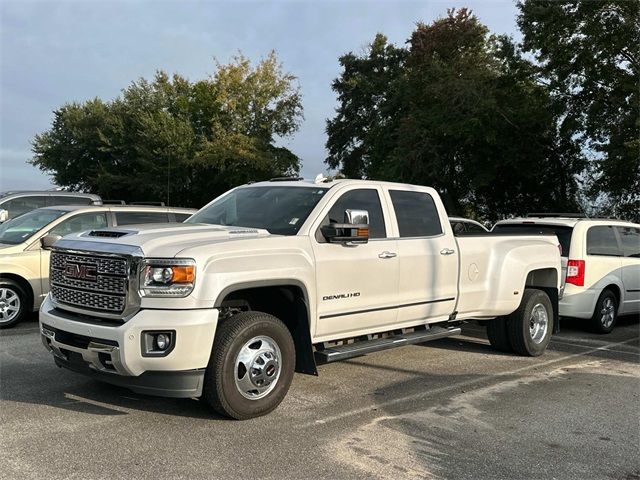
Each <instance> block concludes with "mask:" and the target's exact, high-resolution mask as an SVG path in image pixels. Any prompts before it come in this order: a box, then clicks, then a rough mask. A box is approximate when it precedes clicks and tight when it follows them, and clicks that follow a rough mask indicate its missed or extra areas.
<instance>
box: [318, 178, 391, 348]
mask: <svg viewBox="0 0 640 480" xmlns="http://www.w3.org/2000/svg"><path fill="white" fill-rule="evenodd" d="M348 209H351V210H366V211H367V212H368V213H369V241H368V243H365V244H358V245H345V244H339V243H328V242H327V241H326V239H324V237H323V236H322V233H321V232H320V227H322V226H323V225H328V224H329V223H330V222H335V223H343V222H344V219H345V211H346V210H348ZM389 217H390V215H389V212H388V210H387V208H386V205H385V203H384V202H383V195H382V190H381V189H380V188H379V187H373V186H372V187H367V188H355V187H347V188H345V189H343V190H342V191H340V193H339V194H338V195H337V196H336V198H335V199H333V201H332V202H331V203H329V205H327V207H326V208H325V210H324V211H323V212H322V213H321V214H320V218H321V221H320V222H319V223H318V224H316V225H315V226H314V230H313V231H312V238H311V242H312V248H313V253H314V256H315V261H316V288H317V291H316V295H317V296H316V298H317V299H318V300H317V301H318V305H317V312H318V321H317V322H316V332H315V336H316V338H318V339H321V338H322V337H325V336H326V337H327V338H339V337H349V336H353V335H359V334H363V333H371V332H374V331H382V330H385V329H387V328H388V327H389V326H391V325H393V324H395V321H396V315H397V296H398V274H399V269H398V265H399V259H398V252H397V250H398V243H397V241H396V240H395V239H393V238H390V229H389V227H388V225H389Z"/></svg>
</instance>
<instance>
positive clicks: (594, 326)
mask: <svg viewBox="0 0 640 480" xmlns="http://www.w3.org/2000/svg"><path fill="white" fill-rule="evenodd" d="M617 321H618V297H616V294H615V293H613V292H612V291H611V290H604V291H603V292H602V293H601V294H600V298H598V301H597V302H596V309H595V310H594V311H593V317H591V330H593V331H594V332H595V333H601V334H605V333H611V331H612V330H613V327H615V326H616V322H617Z"/></svg>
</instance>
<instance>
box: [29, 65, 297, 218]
mask: <svg viewBox="0 0 640 480" xmlns="http://www.w3.org/2000/svg"><path fill="white" fill-rule="evenodd" d="M216 67H217V68H216V71H215V73H214V74H213V75H212V76H211V77H210V78H206V79H203V80H198V81H196V82H190V81H189V80H187V79H186V78H184V77H182V76H180V75H173V76H171V77H169V76H168V75H167V74H166V73H164V72H158V73H157V74H156V76H155V78H154V79H153V80H152V81H149V80H145V79H140V80H138V81H136V82H133V83H132V84H131V85H130V86H129V87H127V88H126V89H124V90H123V91H122V94H121V95H120V96H119V97H118V98H116V99H115V100H112V101H108V102H105V101H103V100H100V99H97V98H96V99H94V100H90V101H87V102H83V103H71V104H67V105H64V106H62V107H61V108H59V109H58V110H56V111H55V112H54V120H53V124H52V126H51V128H50V129H49V130H47V131H46V132H44V133H42V134H40V135H37V136H36V137H35V139H34V141H33V152H34V158H33V160H32V163H33V164H34V165H37V166H38V167H39V168H40V169H42V170H43V171H45V172H48V173H50V174H51V175H52V176H53V179H54V180H55V182H56V183H57V184H58V185H62V186H68V187H71V188H79V189H85V190H88V191H92V192H96V193H99V194H100V195H102V196H103V198H107V199H108V198H117V199H124V200H154V201H160V200H162V201H166V200H167V199H169V202H170V203H171V204H174V205H183V206H201V205H203V204H204V203H206V202H208V201H209V200H211V199H212V198H213V197H214V196H216V195H217V194H219V193H221V192H223V191H225V190H227V189H228V188H230V187H233V186H235V185H238V184H240V183H246V182H247V181H250V180H261V179H266V178H270V177H275V176H282V175H289V174H295V173H297V172H298V171H299V167H300V162H299V159H298V157H296V155H294V154H293V153H292V152H291V151H289V150H287V149H286V148H284V147H279V146H277V145H276V140H277V139H278V138H280V137H286V136H289V135H291V134H293V133H294V132H295V131H296V130H297V129H298V126H299V123H300V120H301V118H302V104H301V96H300V91H299V88H298V87H297V85H296V81H295V77H293V76H292V75H290V74H288V73H285V72H283V70H282V67H281V65H280V64H279V63H278V61H277V58H276V56H275V54H274V53H271V54H270V55H269V56H268V57H267V58H266V59H264V60H263V61H261V62H260V63H259V64H258V65H257V66H255V67H253V66H252V65H251V63H250V62H249V60H248V59H246V58H245V57H243V56H241V55H240V56H237V57H235V58H234V59H233V61H232V62H231V63H229V64H227V65H221V64H217V65H216Z"/></svg>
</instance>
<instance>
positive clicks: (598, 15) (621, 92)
mask: <svg viewBox="0 0 640 480" xmlns="http://www.w3.org/2000/svg"><path fill="white" fill-rule="evenodd" d="M518 7H519V9H520V15H519V17H518V25H519V26H520V29H521V30H522V33H523V35H524V42H523V46H524V48H525V49H526V50H527V51H529V52H532V53H533V54H534V55H535V57H536V59H537V60H538V62H539V67H540V75H541V80H542V81H544V82H545V83H547V84H548V85H549V88H550V90H551V92H552V95H553V97H554V100H555V102H557V103H558V104H560V105H562V109H563V110H564V113H565V116H564V119H563V122H562V127H563V128H565V129H566V130H568V131H570V132H571V133H572V134H573V135H574V136H575V137H576V138H578V139H580V140H581V142H582V145H583V147H584V149H585V152H587V154H589V156H590V157H591V158H592V162H591V168H590V193H591V196H592V198H594V199H596V204H595V206H596V208H601V209H603V210H604V211H606V212H607V213H612V214H614V215H620V216H627V217H630V218H635V219H636V220H639V221H640V97H639V93H640V2H637V1H629V0H589V1H578V0H574V1H560V2H558V1H542V0H526V1H522V2H520V3H519V4H518ZM598 196H599V197H600V198H599V199H598V198H597V197H598ZM603 199H604V200H603Z"/></svg>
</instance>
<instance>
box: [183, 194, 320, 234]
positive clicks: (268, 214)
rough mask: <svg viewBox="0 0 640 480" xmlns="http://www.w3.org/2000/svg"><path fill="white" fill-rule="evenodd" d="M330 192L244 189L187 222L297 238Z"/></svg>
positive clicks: (213, 204)
mask: <svg viewBox="0 0 640 480" xmlns="http://www.w3.org/2000/svg"><path fill="white" fill-rule="evenodd" d="M326 192H327V188H315V187H282V186H280V187H276V186H274V187H242V188H238V189H236V190H233V191H232V192H231V193H229V194H228V195H225V196H224V197H221V198H219V199H218V200H215V201H214V202H213V203H212V204H210V205H208V206H206V207H204V208H202V209H201V210H199V211H198V212H196V213H195V214H194V215H193V216H192V217H191V218H189V219H188V220H186V221H185V223H210V224H212V225H232V226H234V227H252V228H264V229H265V230H268V231H269V233H273V234H276V235H295V234H296V233H297V232H298V230H299V229H300V227H301V226H302V224H303V223H304V221H305V220H306V219H307V217H308V216H309V214H310V213H311V210H313V208H314V207H315V206H316V205H317V204H318V201H320V199H321V198H322V196H323V195H324V194H325V193H326Z"/></svg>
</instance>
